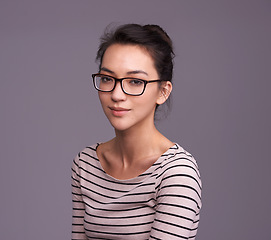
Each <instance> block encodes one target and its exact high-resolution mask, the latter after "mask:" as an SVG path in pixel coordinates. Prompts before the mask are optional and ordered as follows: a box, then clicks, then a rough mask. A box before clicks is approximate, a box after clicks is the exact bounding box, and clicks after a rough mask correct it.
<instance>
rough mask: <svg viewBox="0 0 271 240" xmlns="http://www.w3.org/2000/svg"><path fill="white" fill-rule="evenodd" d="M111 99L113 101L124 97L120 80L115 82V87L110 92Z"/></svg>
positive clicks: (121, 99)
mask: <svg viewBox="0 0 271 240" xmlns="http://www.w3.org/2000/svg"><path fill="white" fill-rule="evenodd" d="M111 99H112V100H113V101H115V102H117V101H123V100H125V99H126V94H125V93H124V92H123V91H122V88H121V85H120V82H117V83H116V87H115V89H114V90H113V91H112V92H111Z"/></svg>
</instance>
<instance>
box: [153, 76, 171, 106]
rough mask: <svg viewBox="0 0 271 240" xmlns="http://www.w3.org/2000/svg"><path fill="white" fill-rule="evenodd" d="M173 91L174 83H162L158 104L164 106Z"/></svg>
mask: <svg viewBox="0 0 271 240" xmlns="http://www.w3.org/2000/svg"><path fill="white" fill-rule="evenodd" d="M171 91H172V83H171V82H170V81H166V82H162V84H161V86H160V95H159V97H158V98H157V101H156V103H157V104H158V105H161V104H163V103H164V102H165V101H166V100H167V99H168V97H169V95H170V93H171Z"/></svg>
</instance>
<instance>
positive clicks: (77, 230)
mask: <svg viewBox="0 0 271 240" xmlns="http://www.w3.org/2000/svg"><path fill="white" fill-rule="evenodd" d="M79 157H80V155H79V154H78V156H77V157H76V158H75V159H74V161H73V165H72V205H73V211H72V212H73V216H72V239H73V240H83V239H87V236H86V234H85V230H84V213H85V205H84V202H83V199H82V194H81V186H80V177H79V173H80V169H79V165H78V162H79Z"/></svg>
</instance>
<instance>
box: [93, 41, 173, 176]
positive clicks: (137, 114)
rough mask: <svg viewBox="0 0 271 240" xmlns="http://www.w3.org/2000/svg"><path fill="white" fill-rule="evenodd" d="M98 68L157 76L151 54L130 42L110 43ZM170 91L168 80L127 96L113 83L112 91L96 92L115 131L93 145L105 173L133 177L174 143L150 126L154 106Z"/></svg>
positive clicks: (106, 71) (118, 73) (143, 76)
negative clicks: (116, 110) (116, 109)
mask: <svg viewBox="0 0 271 240" xmlns="http://www.w3.org/2000/svg"><path fill="white" fill-rule="evenodd" d="M131 56H132V57H131ZM101 67H102V68H101V69H102V70H101V73H104V74H109V75H112V76H115V77H118V78H122V77H127V76H131V77H137V78H141V79H145V80H154V79H159V77H158V73H157V71H156V69H155V67H154V62H153V59H152V57H151V56H150V55H149V54H148V52H147V51H146V50H144V49H142V48H140V47H138V46H134V45H119V44H115V45H112V46H110V47H109V48H108V49H107V50H106V52H105V54H104V57H103V62H102V66H101ZM171 90H172V85H171V83H170V82H163V83H162V84H161V85H159V84H158V83H151V84H148V85H147V86H146V90H145V92H144V93H143V95H141V96H129V95H127V94H125V93H123V91H122V90H121V87H120V83H117V86H116V88H115V89H114V90H113V92H106V93H104V92H99V98H100V101H101V104H102V107H103V110H104V112H105V114H106V116H107V118H108V119H109V121H110V123H111V125H112V126H113V127H114V129H115V134H116V136H115V138H113V139H112V140H110V141H108V142H105V143H102V144H100V145H99V147H98V148H97V156H98V158H99V161H100V163H101V165H102V167H103V169H104V170H105V172H106V173H107V174H108V175H110V176H112V177H114V178H116V179H122V180H123V179H131V178H134V177H137V176H138V175H140V174H141V173H143V172H145V171H146V170H147V169H148V168H149V167H150V166H151V165H152V164H153V163H154V162H155V161H156V160H157V159H158V158H159V157H160V156H161V155H162V154H163V153H164V152H166V151H167V150H168V149H169V148H170V147H172V146H173V145H174V144H173V142H171V141H170V140H168V139H167V138H166V137H165V136H163V135H162V134H161V133H160V132H159V131H158V130H157V129H156V127H155V125H154V113H155V107H156V105H157V104H162V103H164V102H165V101H166V99H167V98H168V96H169V94H170V92H171ZM112 107H121V108H125V109H127V111H125V114H123V115H121V116H120V115H118V114H116V113H114V111H112V109H111V108H112Z"/></svg>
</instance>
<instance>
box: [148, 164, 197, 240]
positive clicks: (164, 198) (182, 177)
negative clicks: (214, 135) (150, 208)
mask: <svg viewBox="0 0 271 240" xmlns="http://www.w3.org/2000/svg"><path fill="white" fill-rule="evenodd" d="M176 162H177V161H174V164H168V166H165V167H164V168H165V169H163V170H162V172H161V175H160V176H161V181H160V183H159V185H158V186H157V208H156V215H155V219H154V223H153V226H152V230H151V235H150V239H162V240H174V239H195V236H196V233H197V227H198V222H199V212H200V208H201V180H200V176H199V172H198V169H197V165H196V163H195V161H194V160H193V159H192V161H191V160H189V159H185V160H180V161H178V163H176Z"/></svg>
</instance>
